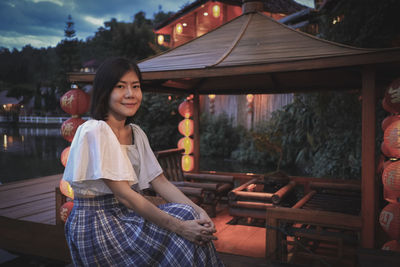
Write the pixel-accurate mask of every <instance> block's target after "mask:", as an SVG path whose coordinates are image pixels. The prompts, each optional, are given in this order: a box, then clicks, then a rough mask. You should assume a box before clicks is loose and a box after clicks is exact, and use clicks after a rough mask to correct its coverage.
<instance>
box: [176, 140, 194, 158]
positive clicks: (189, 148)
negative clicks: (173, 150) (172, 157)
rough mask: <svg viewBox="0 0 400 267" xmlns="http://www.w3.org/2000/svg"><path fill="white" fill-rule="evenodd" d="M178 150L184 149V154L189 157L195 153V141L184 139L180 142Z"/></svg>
mask: <svg viewBox="0 0 400 267" xmlns="http://www.w3.org/2000/svg"><path fill="white" fill-rule="evenodd" d="M178 148H184V149H185V152H184V154H186V155H189V154H191V153H192V152H193V139H192V138H190V137H182V138H181V139H179V141H178Z"/></svg>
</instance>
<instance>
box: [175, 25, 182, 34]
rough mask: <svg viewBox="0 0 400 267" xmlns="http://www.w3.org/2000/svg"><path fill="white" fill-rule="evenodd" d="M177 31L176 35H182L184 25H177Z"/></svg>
mask: <svg viewBox="0 0 400 267" xmlns="http://www.w3.org/2000/svg"><path fill="white" fill-rule="evenodd" d="M175 30H176V33H177V34H181V33H182V31H183V26H182V24H180V23H178V24H176V26H175Z"/></svg>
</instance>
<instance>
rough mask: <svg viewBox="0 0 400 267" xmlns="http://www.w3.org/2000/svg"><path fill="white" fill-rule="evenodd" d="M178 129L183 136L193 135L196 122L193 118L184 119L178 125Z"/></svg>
mask: <svg viewBox="0 0 400 267" xmlns="http://www.w3.org/2000/svg"><path fill="white" fill-rule="evenodd" d="M178 130H179V132H180V133H181V134H182V135H183V136H191V135H192V134H193V132H194V123H193V121H192V120H191V119H184V120H182V121H181V122H180V123H179V125H178Z"/></svg>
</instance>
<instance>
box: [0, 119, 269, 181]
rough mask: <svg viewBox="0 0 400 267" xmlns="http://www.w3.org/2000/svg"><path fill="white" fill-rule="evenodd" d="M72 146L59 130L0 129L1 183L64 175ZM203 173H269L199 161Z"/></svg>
mask: <svg viewBox="0 0 400 267" xmlns="http://www.w3.org/2000/svg"><path fill="white" fill-rule="evenodd" d="M69 145H70V143H69V142H68V141H66V140H64V138H62V137H61V134H60V127H53V128H28V127H11V126H2V127H1V126H0V183H2V184H4V183H8V182H13V181H19V180H26V179H30V178H36V177H43V176H47V175H53V174H59V173H62V172H63V171H64V166H63V165H62V164H61V161H60V156H61V153H62V151H63V150H64V149H65V148H66V147H67V146H69ZM200 169H201V170H210V171H222V172H243V173H266V172H268V171H270V170H267V169H265V167H264V168H263V166H251V165H248V164H241V163H239V162H235V161H230V160H226V159H219V158H200Z"/></svg>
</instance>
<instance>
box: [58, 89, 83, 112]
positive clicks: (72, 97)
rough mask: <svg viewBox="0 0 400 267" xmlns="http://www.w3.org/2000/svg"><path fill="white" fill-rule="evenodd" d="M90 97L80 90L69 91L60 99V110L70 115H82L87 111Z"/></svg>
mask: <svg viewBox="0 0 400 267" xmlns="http://www.w3.org/2000/svg"><path fill="white" fill-rule="evenodd" d="M89 102H90V97H89V95H88V94H87V93H85V92H84V91H83V90H81V89H71V90H69V91H68V92H66V93H65V94H64V95H63V96H62V97H61V99H60V105H61V108H62V109H63V110H64V111H65V112H67V113H68V114H71V115H82V114H84V113H86V112H87V111H88V110H89Z"/></svg>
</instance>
